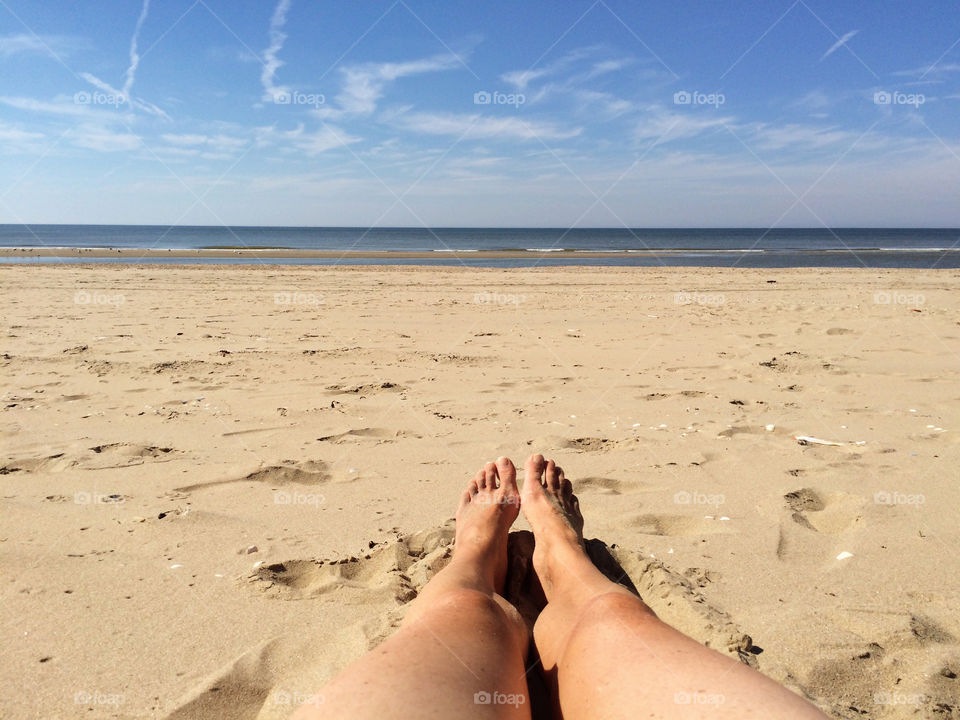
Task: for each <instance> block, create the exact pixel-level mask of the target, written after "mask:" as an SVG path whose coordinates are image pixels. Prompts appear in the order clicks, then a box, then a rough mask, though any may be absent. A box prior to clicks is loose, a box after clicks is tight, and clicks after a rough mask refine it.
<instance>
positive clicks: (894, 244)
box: [0, 225, 960, 268]
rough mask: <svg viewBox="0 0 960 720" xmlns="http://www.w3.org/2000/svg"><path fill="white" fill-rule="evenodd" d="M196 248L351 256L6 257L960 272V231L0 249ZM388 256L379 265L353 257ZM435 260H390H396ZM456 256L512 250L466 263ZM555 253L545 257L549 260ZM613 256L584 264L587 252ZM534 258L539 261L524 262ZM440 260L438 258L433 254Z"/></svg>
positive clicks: (34, 237) (549, 233)
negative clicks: (415, 255)
mask: <svg viewBox="0 0 960 720" xmlns="http://www.w3.org/2000/svg"><path fill="white" fill-rule="evenodd" d="M4 247H6V248H110V249H126V250H137V249H147V248H152V249H161V250H167V249H170V250H197V249H217V248H231V249H237V248H252V249H275V248H283V249H290V250H319V251H330V252H336V253H344V255H343V256H339V257H334V258H330V257H327V258H296V257H290V258H258V257H251V256H241V257H236V258H176V259H173V258H156V257H151V258H146V259H145V258H137V257H129V256H125V257H116V258H113V257H107V258H90V257H84V258H78V257H76V256H72V257H62V258H61V257H28V256H19V257H18V256H13V257H10V256H7V257H0V262H4V263H30V262H33V263H36V262H45V263H51V262H110V263H123V262H127V263H136V262H159V263H162V262H166V263H257V264H317V265H320V264H322V265H342V264H365V265H373V264H405V265H411V264H412V265H470V266H480V267H524V266H555V265H621V266H623V265H627V266H630V265H642V266H670V265H683V266H716V267H723V266H732V267H752V268H763V267H872V268H957V267H960V229H902V228H882V229H871V228H838V229H827V228H818V229H809V228H786V229H776V230H769V229H758V228H737V229H649V228H637V229H625V228H624V229H615V228H596V229H587V228H578V229H572V230H571V229H563V228H346V227H344V228H333V227H329V228H327V227H207V226H202V227H201V226H159V225H29V226H28V225H0V248H4ZM356 251H365V252H378V253H383V254H384V256H382V257H376V258H370V257H366V258H356V257H350V254H349V253H350V252H356ZM404 251H405V252H422V253H430V254H431V256H430V257H425V258H414V259H411V258H391V257H390V253H394V252H404ZM451 251H460V252H468V253H469V252H483V251H513V252H514V253H515V254H513V255H512V256H511V257H506V258H504V257H499V258H489V257H476V258H470V257H466V258H464V257H463V256H462V255H459V256H457V257H452V256H448V257H445V254H449V253H450V252H451ZM544 251H548V255H547V256H546V257H544V256H543V255H542V254H541V253H543V252H544ZM587 252H589V253H594V254H596V253H602V254H609V257H599V258H598V257H595V256H594V257H589V258H587V257H579V258H578V254H580V253H587ZM525 253H530V257H524V254H525ZM433 254H435V256H433Z"/></svg>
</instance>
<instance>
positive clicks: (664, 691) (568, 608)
mask: <svg viewBox="0 0 960 720" xmlns="http://www.w3.org/2000/svg"><path fill="white" fill-rule="evenodd" d="M520 507H521V509H522V511H523V513H524V515H526V517H527V520H528V521H529V522H530V525H531V527H532V528H533V531H534V535H535V537H536V548H535V550H534V555H533V566H534V569H535V570H536V572H537V575H538V576H539V578H540V582H541V584H542V585H543V589H544V592H545V594H546V596H547V606H546V608H545V609H544V610H543V612H542V613H541V614H540V617H539V619H538V620H537V623H536V625H535V627H534V641H535V643H536V646H537V649H538V651H539V653H540V658H541V660H542V662H543V668H544V673H545V675H546V677H547V679H548V682H549V683H550V684H551V685H552V688H553V691H554V693H553V694H554V699H555V702H556V703H557V707H556V708H555V709H556V710H557V711H558V713H559V715H560V716H562V717H563V718H565V720H579V719H580V718H590V719H591V720H606V719H614V718H631V719H632V718H639V717H643V718H647V717H650V718H667V717H669V718H677V717H701V716H703V717H707V716H709V717H711V718H725V717H737V718H743V717H758V718H760V717H762V718H825V717H826V716H825V715H823V714H822V713H821V712H820V711H819V710H817V709H816V708H815V707H813V706H812V705H810V704H809V703H807V702H806V701H805V700H803V699H802V698H800V697H799V696H798V695H795V694H794V693H792V692H790V691H789V690H787V689H786V688H784V687H782V686H781V685H778V684H777V683H776V682H774V681H773V680H770V679H769V678H767V677H765V676H763V675H761V674H760V673H759V672H757V671H755V670H753V669H752V668H750V667H748V666H746V665H743V664H742V663H739V662H737V661H736V660H733V659H732V658H729V657H726V656H724V655H721V654H720V653H718V652H716V651H714V650H711V649H709V648H707V647H705V646H703V645H701V644H700V643H698V642H696V641H694V640H692V639H691V638H689V637H687V636H686V635H684V634H683V633H681V632H679V631H677V630H675V629H674V628H672V627H670V626H669V625H666V624H665V623H663V622H661V621H660V620H659V619H658V618H657V616H656V615H655V614H654V613H653V611H652V610H650V608H648V607H647V606H646V604H644V602H643V601H642V600H641V599H640V598H638V597H637V596H636V595H634V594H633V593H631V592H630V591H629V590H627V589H626V588H624V587H623V586H621V585H617V584H616V583H613V582H611V581H610V580H608V579H607V578H606V577H604V575H603V574H602V573H601V572H600V571H599V570H598V569H597V568H596V567H595V566H594V565H593V563H592V562H591V561H590V558H589V557H587V554H586V552H585V551H584V549H583V536H582V529H583V516H582V515H581V514H580V507H579V503H578V501H577V498H576V496H575V495H574V494H573V489H572V485H571V483H570V481H569V480H567V479H566V478H565V477H564V476H563V471H562V470H561V469H560V468H558V467H556V466H555V465H554V463H553V461H550V462H544V459H543V456H541V455H534V456H532V457H531V458H530V459H529V460H528V461H527V465H526V479H525V480H524V486H523V489H522V491H521V505H520Z"/></svg>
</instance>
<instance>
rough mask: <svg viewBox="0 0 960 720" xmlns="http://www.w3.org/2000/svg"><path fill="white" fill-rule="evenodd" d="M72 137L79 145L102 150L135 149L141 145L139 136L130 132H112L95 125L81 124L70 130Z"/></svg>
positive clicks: (75, 143) (74, 142)
mask: <svg viewBox="0 0 960 720" xmlns="http://www.w3.org/2000/svg"><path fill="white" fill-rule="evenodd" d="M70 139H71V140H72V142H73V144H74V145H76V146H77V147H82V148H87V149H88V150H98V151H100V152H119V151H122V150H135V149H136V148H138V147H140V145H141V140H140V138H139V137H137V136H136V135H134V134H132V133H128V132H112V131H110V130H107V129H105V128H102V127H98V126H95V125H86V124H85V125H81V126H79V127H77V128H74V129H73V130H71V131H70Z"/></svg>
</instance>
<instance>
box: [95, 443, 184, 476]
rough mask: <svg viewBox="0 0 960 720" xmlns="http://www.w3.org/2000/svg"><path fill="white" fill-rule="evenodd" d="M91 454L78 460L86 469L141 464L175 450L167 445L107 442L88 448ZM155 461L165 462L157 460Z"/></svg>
mask: <svg viewBox="0 0 960 720" xmlns="http://www.w3.org/2000/svg"><path fill="white" fill-rule="evenodd" d="M90 452H91V453H93V454H92V455H90V456H88V457H86V458H84V459H83V460H81V461H80V466H81V467H83V468H84V469H86V470H108V469H110V468H122V467H129V466H131V465H143V464H144V463H145V462H149V461H150V460H152V459H154V458H164V457H167V459H168V460H169V457H168V456H169V455H171V454H173V453H174V452H175V451H174V449H173V448H169V447H158V446H157V445H137V444H135V443H108V444H106V445H96V446H94V447H92V448H90ZM157 462H165V461H164V460H162V459H161V460H157Z"/></svg>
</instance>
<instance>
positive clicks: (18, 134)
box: [0, 124, 45, 143]
mask: <svg viewBox="0 0 960 720" xmlns="http://www.w3.org/2000/svg"><path fill="white" fill-rule="evenodd" d="M43 137H45V136H44V134H43V133H37V132H30V131H28V130H19V129H18V128H15V127H11V126H10V125H4V124H0V142H14V143H17V142H30V141H32V140H39V139H41V138H43Z"/></svg>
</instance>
